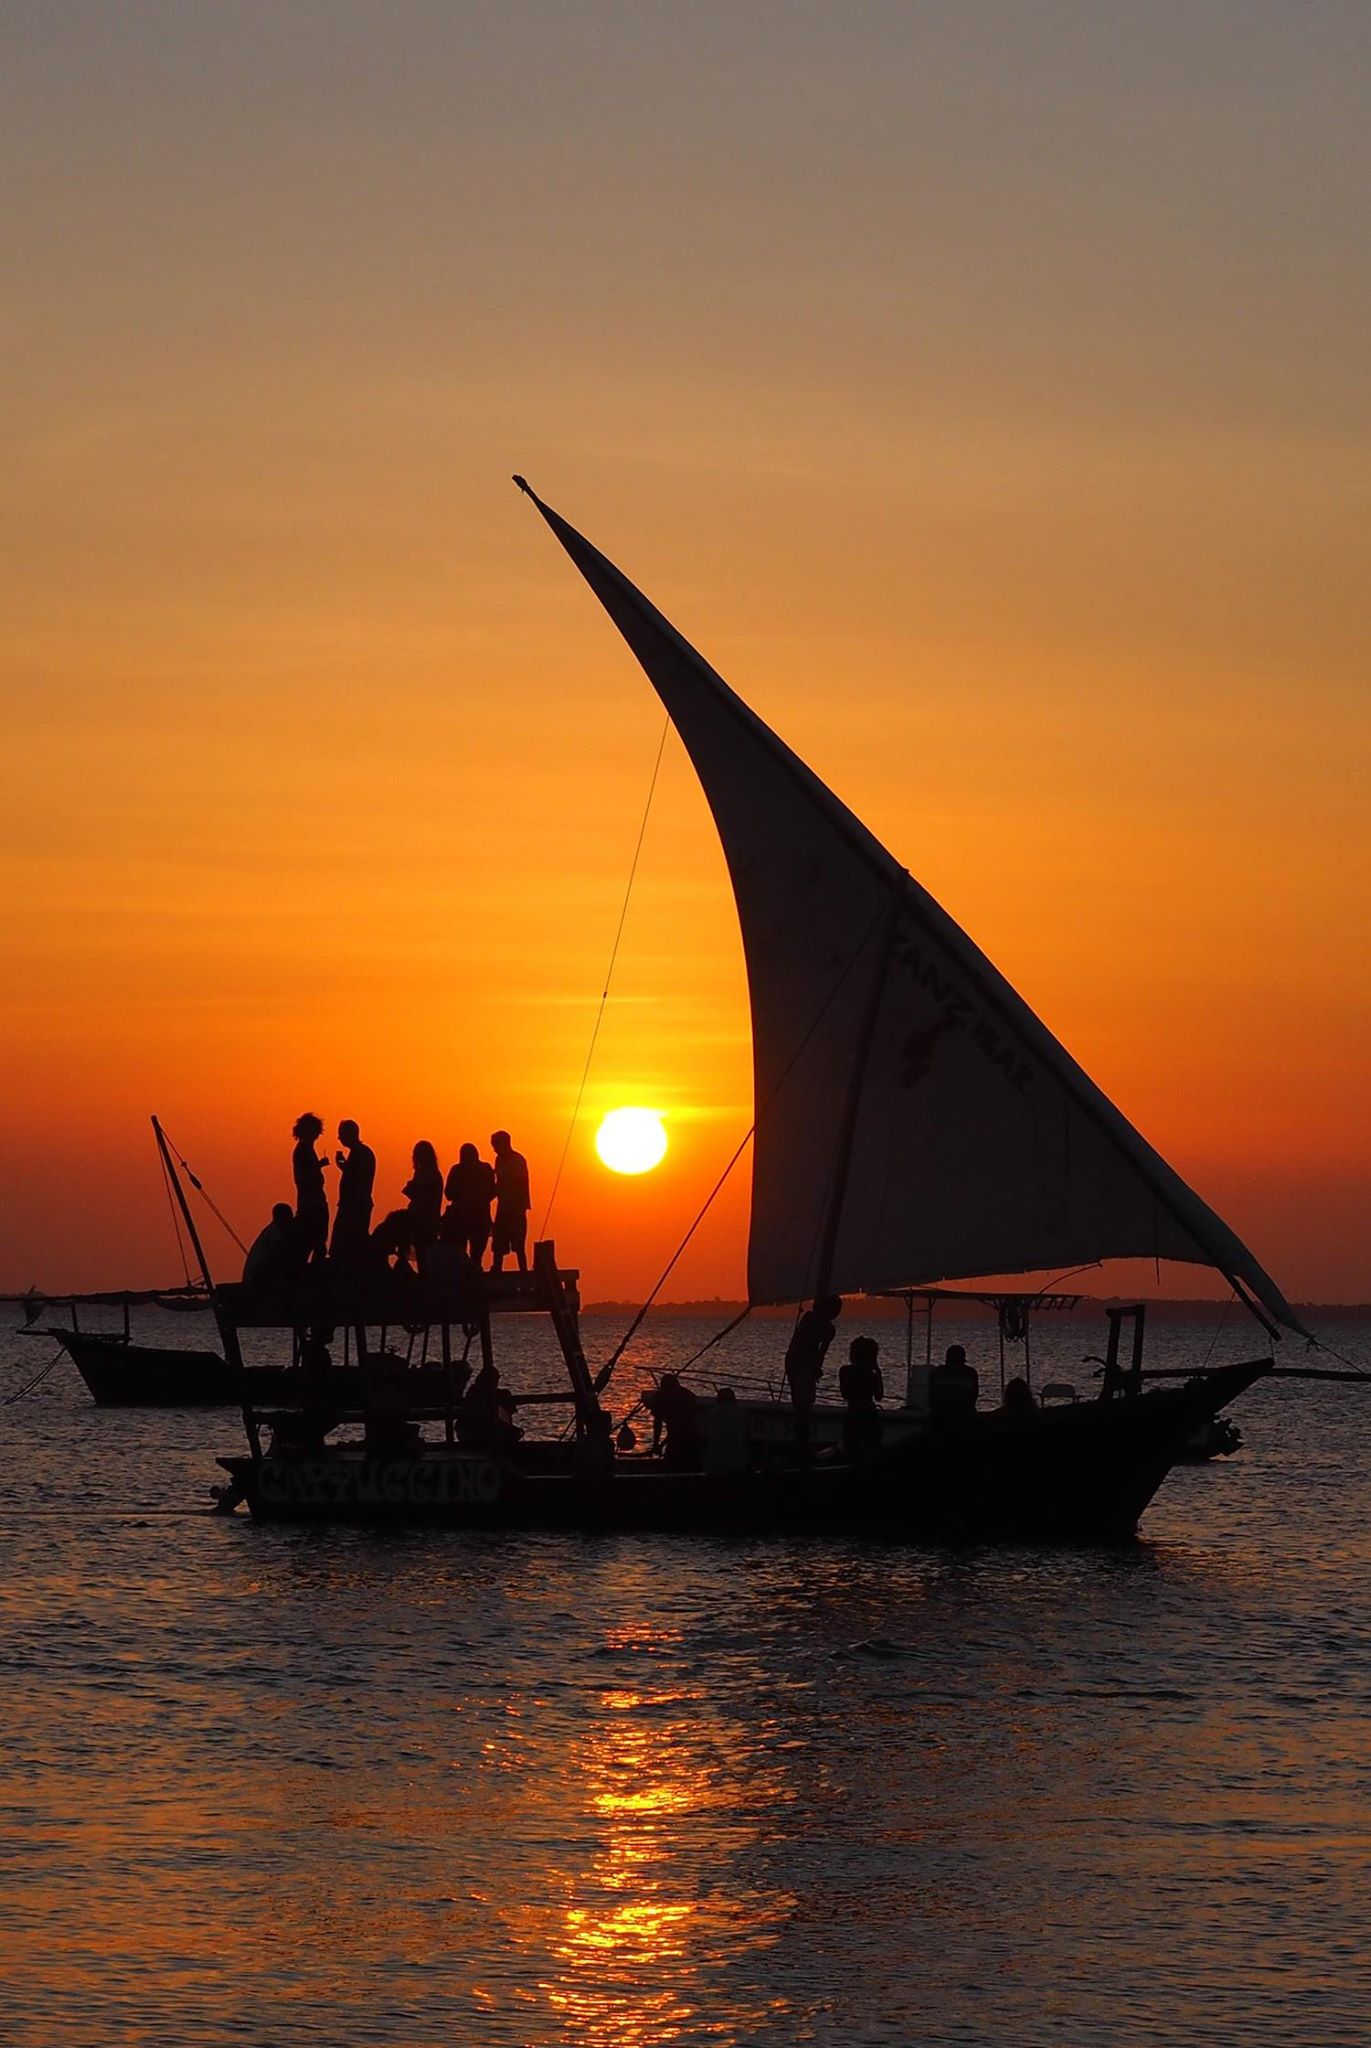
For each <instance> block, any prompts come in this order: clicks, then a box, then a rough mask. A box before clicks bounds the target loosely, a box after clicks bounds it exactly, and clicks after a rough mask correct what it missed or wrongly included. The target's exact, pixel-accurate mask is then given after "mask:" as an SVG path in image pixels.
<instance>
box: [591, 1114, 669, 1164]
mask: <svg viewBox="0 0 1371 2048" xmlns="http://www.w3.org/2000/svg"><path fill="white" fill-rule="evenodd" d="M595 1150H596V1151H597V1152H598V1153H599V1155H600V1157H601V1159H602V1160H603V1161H604V1163H605V1165H606V1166H607V1167H609V1169H610V1171H611V1172H612V1173H650V1172H651V1171H652V1169H653V1167H654V1166H659V1165H660V1164H661V1162H662V1160H663V1159H664V1158H665V1157H666V1126H665V1125H664V1124H663V1122H662V1119H661V1117H660V1116H658V1114H657V1112H656V1110H655V1109H612V1110H610V1112H609V1114H608V1116H606V1117H605V1118H604V1120H603V1122H602V1123H601V1125H600V1128H599V1130H598V1131H597V1132H596V1133H595Z"/></svg>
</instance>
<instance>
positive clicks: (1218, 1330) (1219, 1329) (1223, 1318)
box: [1200, 1294, 1238, 1372]
mask: <svg viewBox="0 0 1371 2048" xmlns="http://www.w3.org/2000/svg"><path fill="white" fill-rule="evenodd" d="M1237 1298H1238V1297H1237V1295H1236V1294H1230V1295H1229V1297H1228V1299H1227V1301H1226V1302H1225V1303H1224V1305H1223V1313H1222V1315H1220V1317H1219V1320H1218V1321H1217V1323H1215V1325H1214V1334H1213V1336H1212V1337H1211V1338H1210V1340H1209V1349H1208V1350H1207V1351H1206V1352H1205V1354H1204V1364H1203V1365H1202V1366H1201V1367H1200V1371H1201V1372H1205V1371H1206V1370H1207V1369H1208V1366H1209V1361H1210V1359H1211V1358H1212V1357H1213V1356H1214V1346H1215V1345H1216V1344H1217V1343H1218V1341H1219V1338H1220V1337H1221V1336H1222V1335H1223V1326H1224V1324H1225V1323H1226V1322H1227V1321H1228V1311H1229V1309H1230V1308H1232V1306H1233V1304H1234V1302H1235V1301H1236V1300H1237Z"/></svg>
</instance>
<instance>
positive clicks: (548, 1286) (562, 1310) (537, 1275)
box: [533, 1238, 600, 1433]
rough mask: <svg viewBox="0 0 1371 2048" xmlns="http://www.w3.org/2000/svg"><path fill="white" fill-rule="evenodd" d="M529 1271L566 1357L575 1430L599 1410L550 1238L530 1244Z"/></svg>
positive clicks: (586, 1425)
mask: <svg viewBox="0 0 1371 2048" xmlns="http://www.w3.org/2000/svg"><path fill="white" fill-rule="evenodd" d="M533 1275H534V1279H535V1280H536V1281H537V1283H538V1286H539V1288H540V1290H541V1292H542V1296H543V1300H544V1303H545V1304H546V1307H547V1309H548V1313H549V1314H550V1315H551V1317H552V1328H553V1331H554V1333H555V1335H556V1338H557V1342H558V1344H559V1345H560V1346H561V1351H562V1357H563V1358H564V1359H565V1360H566V1369H567V1376H568V1378H569V1379H570V1381H571V1391H572V1394H573V1396H574V1398H575V1401H576V1428H577V1431H578V1433H579V1432H581V1431H584V1430H585V1429H586V1428H588V1426H589V1424H590V1420H591V1417H592V1416H595V1415H598V1414H599V1412H600V1403H599V1401H598V1400H597V1399H596V1396H595V1387H594V1383H593V1382H592V1380H591V1377H590V1368H589V1366H588V1365H587V1364H586V1359H585V1353H584V1351H582V1349H581V1336H580V1329H579V1325H578V1322H577V1318H576V1312H575V1310H574V1309H573V1308H572V1306H571V1304H570V1302H569V1301H568V1300H567V1298H566V1289H565V1288H564V1287H563V1285H562V1276H561V1274H560V1273H559V1272H558V1270H557V1247H556V1246H555V1245H554V1244H553V1242H552V1240H551V1239H550V1238H548V1239H545V1240H544V1242H543V1243H541V1244H535V1245H534V1247H533Z"/></svg>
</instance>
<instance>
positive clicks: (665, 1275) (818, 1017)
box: [595, 903, 889, 1394]
mask: <svg viewBox="0 0 1371 2048" xmlns="http://www.w3.org/2000/svg"><path fill="white" fill-rule="evenodd" d="M888 915H889V905H888V904H885V903H883V904H882V905H881V907H880V909H879V910H878V911H877V913H876V916H875V917H874V918H873V919H872V922H871V925H870V927H869V928H868V930H867V931H865V932H864V933H863V934H862V940H861V944H860V945H859V946H857V947H856V948H855V949H854V951H853V952H852V954H851V956H850V957H849V959H848V962H847V965H846V966H845V967H844V969H843V971H842V973H841V974H840V975H839V976H838V979H837V980H836V981H835V982H834V984H833V986H832V988H831V989H830V990H829V992H828V994H827V995H826V996H825V997H824V1000H823V1002H822V1003H821V1004H820V1006H819V1008H818V1010H817V1011H816V1012H815V1014H814V1017H813V1018H812V1020H811V1022H810V1026H809V1029H808V1030H807V1031H806V1032H805V1035H804V1037H803V1038H802V1039H801V1040H800V1042H799V1044H798V1045H797V1046H796V1048H795V1050H794V1052H793V1053H792V1054H791V1055H790V1058H789V1059H788V1060H787V1061H786V1064H785V1066H784V1067H783V1068H782V1070H781V1072H780V1074H779V1075H778V1076H777V1079H776V1083H775V1086H774V1087H773V1088H772V1090H771V1092H770V1094H769V1095H768V1096H767V1098H766V1101H765V1102H764V1103H763V1104H762V1106H761V1108H760V1109H759V1110H758V1111H757V1114H756V1115H755V1116H754V1117H753V1119H752V1122H751V1123H750V1124H749V1125H748V1128H747V1132H746V1134H745V1136H744V1138H743V1140H742V1143H741V1144H740V1145H739V1146H738V1149H737V1150H736V1152H735V1153H734V1154H733V1157H732V1158H731V1159H730V1160H729V1162H728V1164H727V1166H726V1167H725V1168H724V1170H723V1172H722V1173H721V1174H720V1175H719V1178H718V1179H717V1180H716V1181H715V1183H714V1185H713V1187H712V1188H711V1189H710V1191H709V1193H708V1195H707V1196H706V1197H705V1201H704V1204H703V1206H702V1208H701V1209H700V1212H699V1214H698V1215H697V1216H696V1218H695V1221H694V1222H693V1223H692V1224H691V1226H690V1228H689V1230H688V1231H687V1232H686V1234H685V1236H684V1237H683V1238H682V1239H681V1242H680V1243H679V1244H678V1245H677V1247H676V1249H675V1251H674V1252H673V1253H672V1254H671V1257H670V1258H669V1259H668V1260H667V1262H666V1264H665V1266H664V1267H663V1268H662V1270H661V1272H660V1273H659V1274H658V1276H657V1282H656V1285H655V1286H654V1287H653V1289H652V1292H651V1294H649V1296H648V1297H647V1300H646V1301H645V1302H644V1303H643V1305H642V1307H641V1308H640V1309H639V1310H638V1313H637V1314H636V1315H635V1316H634V1318H633V1321H632V1322H631V1323H630V1324H629V1326H628V1328H627V1330H625V1332H624V1334H623V1336H622V1337H621V1338H620V1339H619V1342H618V1343H617V1344H616V1346H615V1347H614V1349H613V1351H612V1352H611V1353H610V1355H609V1357H608V1358H607V1359H606V1361H605V1363H604V1364H603V1365H602V1366H601V1367H600V1370H599V1372H598V1373H597V1374H596V1375H595V1392H596V1393H597V1394H599V1393H602V1392H603V1391H604V1389H605V1388H606V1387H607V1386H608V1385H609V1381H610V1376H611V1374H612V1373H613V1371H614V1368H615V1366H616V1365H617V1364H618V1363H619V1360H620V1359H621V1358H622V1357H623V1355H624V1352H625V1351H626V1350H627V1349H628V1346H629V1344H630V1343H631V1342H632V1340H633V1338H634V1337H635V1336H636V1335H637V1334H638V1331H639V1329H640V1328H641V1326H642V1322H643V1318H644V1317H645V1316H646V1314H647V1312H648V1310H649V1309H650V1308H651V1306H652V1304H653V1302H654V1301H655V1300H656V1299H657V1296H658V1295H659V1294H660V1293H661V1291H662V1289H663V1287H664V1286H665V1285H666V1283H667V1280H668V1279H669V1278H670V1276H671V1273H672V1271H673V1270H674V1268H675V1266H676V1262H677V1260H678V1259H679V1258H680V1256H681V1254H682V1252H683V1251H684V1250H685V1248H686V1246H687V1245H688V1244H689V1243H690V1240H691V1238H692V1237H694V1235H695V1233H696V1231H697V1230H698V1229H699V1227H700V1225H701V1224H702V1223H703V1222H704V1220H705V1217H706V1216H707V1215H708V1213H709V1211H710V1209H711V1208H712V1207H713V1206H714V1201H715V1198H716V1197H717V1195H718V1193H719V1190H720V1189H721V1188H722V1187H723V1184H724V1182H725V1181H726V1180H727V1179H728V1176H729V1175H730V1174H731V1173H732V1171H733V1169H734V1167H735V1166H736V1165H737V1164H738V1161H739V1160H740V1159H741V1158H742V1156H743V1154H744V1152H745V1151H746V1150H747V1148H748V1146H749V1145H750V1144H751V1142H752V1140H753V1138H754V1137H755V1136H756V1133H757V1126H758V1125H759V1124H760V1123H761V1121H762V1118H763V1117H764V1116H766V1115H767V1113H768V1112H769V1110H770V1109H771V1107H772V1104H773V1103H774V1102H775V1100H776V1097H777V1096H778V1095H779V1094H780V1092H781V1090H782V1088H784V1086H785V1084H786V1082H787V1081H788V1080H789V1079H790V1076H791V1074H792V1073H793V1071H794V1069H795V1067H796V1065H797V1064H798V1062H799V1059H800V1056H801V1054H802V1053H803V1052H804V1050H805V1048H806V1046H807V1045H808V1044H809V1041H810V1039H811V1038H812V1037H813V1036H814V1033H815V1032H816V1031H817V1030H818V1028H819V1026H820V1025H821V1024H822V1023H823V1020H824V1018H825V1017H826V1016H827V1015H828V1012H829V1011H830V1010H831V1009H832V1007H833V1004H834V1003H835V1002H836V1000H837V998H838V995H839V993H840V991H841V989H842V987H843V984H844V983H845V982H846V980H847V977H848V975H849V974H851V972H852V970H853V968H854V967H855V966H856V964H857V962H858V961H859V960H860V959H861V957H862V955H863V954H864V953H865V951H866V949H867V947H868V945H869V944H870V942H871V940H872V938H873V936H874V935H875V933H876V931H877V929H878V928H879V926H880V925H881V923H882V922H883V920H884V919H885V918H886V917H887V916H888ZM748 1307H749V1308H751V1307H752V1303H751V1302H749V1303H748Z"/></svg>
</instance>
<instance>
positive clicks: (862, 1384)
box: [838, 1337, 885, 1458]
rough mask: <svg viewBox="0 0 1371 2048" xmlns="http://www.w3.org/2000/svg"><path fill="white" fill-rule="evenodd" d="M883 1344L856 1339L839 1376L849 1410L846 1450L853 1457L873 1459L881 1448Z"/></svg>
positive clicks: (845, 1432)
mask: <svg viewBox="0 0 1371 2048" xmlns="http://www.w3.org/2000/svg"><path fill="white" fill-rule="evenodd" d="M880 1349H881V1347H880V1345H879V1344H878V1343H877V1342H876V1339H875V1338H874V1337H854V1338H853V1339H852V1342H851V1344H850V1345H849V1346H848V1352H847V1363H846V1365H844V1366H843V1367H842V1369H841V1370H840V1372H839V1374H838V1391H839V1392H840V1393H841V1395H842V1397H843V1401H844V1402H845V1404H846V1407H847V1414H846V1415H845V1416H844V1417H843V1449H844V1450H845V1451H846V1452H847V1455H848V1457H849V1458H870V1457H872V1456H874V1454H875V1453H876V1452H877V1451H879V1449H880V1448H881V1416H880V1410H879V1409H878V1408H877V1406H876V1403H877V1402H878V1401H880V1400H882V1399H883V1398H884V1395H885V1381H884V1379H883V1378H882V1377H881V1368H880V1362H879V1361H880Z"/></svg>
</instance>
